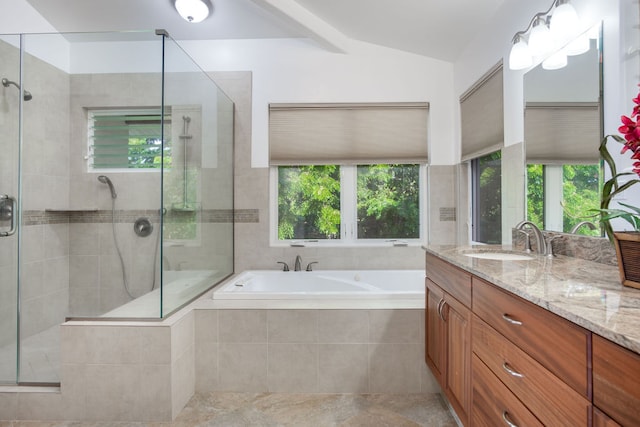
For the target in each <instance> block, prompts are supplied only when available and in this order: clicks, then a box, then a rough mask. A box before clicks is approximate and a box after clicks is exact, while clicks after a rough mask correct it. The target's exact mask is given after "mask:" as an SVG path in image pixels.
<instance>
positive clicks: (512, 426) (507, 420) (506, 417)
mask: <svg viewBox="0 0 640 427" xmlns="http://www.w3.org/2000/svg"><path fill="white" fill-rule="evenodd" d="M502 419H503V420H504V422H505V424H507V425H508V426H509V427H518V425H517V424H514V423H513V422H512V421H511V419H510V418H509V413H508V412H507V411H502Z"/></svg>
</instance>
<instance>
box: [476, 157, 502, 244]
mask: <svg viewBox="0 0 640 427" xmlns="http://www.w3.org/2000/svg"><path fill="white" fill-rule="evenodd" d="M497 152H500V169H501V171H500V192H501V194H502V148H500V149H498V150H494V151H490V152H488V153H485V154H482V155H479V156H476V157H473V158H472V159H469V161H468V162H469V188H470V189H471V191H470V193H471V194H470V200H471V205H470V211H471V212H470V215H471V230H470V231H471V233H470V234H471V236H470V237H471V243H472V244H478V245H487V244H494V243H487V242H483V241H480V240H478V237H479V236H480V233H481V229H480V222H481V215H480V210H479V207H480V206H479V204H480V196H481V194H480V175H481V174H480V172H481V171H480V160H481V159H482V158H484V157H488V156H490V155H491V154H493V153H497ZM500 212H501V216H502V214H503V207H502V202H501V203H500ZM500 222H501V223H502V220H501V221H500ZM500 240H502V229H501V228H500ZM498 244H499V243H498Z"/></svg>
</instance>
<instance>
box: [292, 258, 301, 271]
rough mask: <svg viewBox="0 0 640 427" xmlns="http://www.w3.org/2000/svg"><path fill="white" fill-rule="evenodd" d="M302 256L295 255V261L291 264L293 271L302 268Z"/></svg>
mask: <svg viewBox="0 0 640 427" xmlns="http://www.w3.org/2000/svg"><path fill="white" fill-rule="evenodd" d="M301 264H302V258H300V255H296V262H295V264H294V266H293V271H301V270H302V265H301Z"/></svg>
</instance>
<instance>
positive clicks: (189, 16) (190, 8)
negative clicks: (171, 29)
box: [175, 0, 209, 24]
mask: <svg viewBox="0 0 640 427" xmlns="http://www.w3.org/2000/svg"><path fill="white" fill-rule="evenodd" d="M175 6H176V10H177V11H178V13H179V14H180V16H182V17H183V18H184V19H185V20H187V21H189V22H191V23H192V24H195V23H198V22H202V21H203V20H204V19H205V18H206V17H207V16H209V5H207V3H205V2H204V1H203V0H176V3H175Z"/></svg>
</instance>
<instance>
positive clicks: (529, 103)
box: [524, 28, 603, 236]
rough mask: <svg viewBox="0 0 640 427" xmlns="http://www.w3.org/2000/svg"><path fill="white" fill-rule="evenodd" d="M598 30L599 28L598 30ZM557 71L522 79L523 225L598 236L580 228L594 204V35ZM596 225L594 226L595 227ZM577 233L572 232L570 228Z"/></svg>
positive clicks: (598, 89) (597, 85) (597, 75)
mask: <svg viewBox="0 0 640 427" xmlns="http://www.w3.org/2000/svg"><path fill="white" fill-rule="evenodd" d="M598 29H599V28H598ZM597 33H598V38H593V39H589V42H590V49H589V50H588V51H587V52H585V53H582V54H580V55H576V56H569V57H568V58H567V65H566V66H565V67H563V68H561V69H555V70H550V69H545V68H544V67H543V64H539V65H538V66H536V67H535V68H533V69H532V70H530V71H528V72H527V73H526V74H525V76H524V102H525V108H524V114H525V117H524V141H525V144H524V145H525V158H526V168H527V179H526V194H527V197H526V200H527V219H529V220H530V221H532V222H534V223H535V224H536V225H538V226H539V227H540V228H541V229H545V230H549V231H558V232H565V233H572V232H574V233H575V232H577V233H578V234H584V235H591V236H599V235H600V229H599V227H596V226H592V225H591V224H590V223H585V220H586V219H588V217H589V216H590V215H591V214H590V212H589V210H590V209H597V208H598V207H599V201H600V182H599V177H600V156H599V152H598V146H599V144H600V141H601V139H602V136H603V133H602V119H601V111H602V108H601V106H602V84H601V82H602V71H601V68H602V67H601V64H600V56H601V55H600V49H599V47H600V46H601V45H602V43H601V36H600V31H597ZM595 225H597V224H595ZM576 227H577V228H576Z"/></svg>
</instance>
